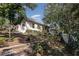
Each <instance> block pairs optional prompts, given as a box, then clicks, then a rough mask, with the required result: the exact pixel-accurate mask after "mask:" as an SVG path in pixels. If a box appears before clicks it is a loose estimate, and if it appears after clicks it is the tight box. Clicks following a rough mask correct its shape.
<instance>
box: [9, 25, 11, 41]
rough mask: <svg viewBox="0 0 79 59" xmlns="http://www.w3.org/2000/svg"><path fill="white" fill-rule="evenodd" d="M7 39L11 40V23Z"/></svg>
mask: <svg viewBox="0 0 79 59" xmlns="http://www.w3.org/2000/svg"><path fill="white" fill-rule="evenodd" d="M9 40H11V25H10V26H9Z"/></svg>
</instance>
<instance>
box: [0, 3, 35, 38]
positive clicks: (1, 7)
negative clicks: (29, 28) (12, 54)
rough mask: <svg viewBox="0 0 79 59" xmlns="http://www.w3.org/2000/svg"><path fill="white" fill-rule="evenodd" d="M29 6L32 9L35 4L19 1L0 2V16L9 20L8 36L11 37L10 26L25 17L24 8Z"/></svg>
mask: <svg viewBox="0 0 79 59" xmlns="http://www.w3.org/2000/svg"><path fill="white" fill-rule="evenodd" d="M24 7H25V8H26V7H29V8H31V9H34V7H36V4H21V3H13V4H10V3H7V4H6V3H1V4H0V17H2V18H6V19H8V20H9V38H11V27H12V25H17V24H18V23H21V22H22V21H23V20H25V19H26V14H25V8H24Z"/></svg>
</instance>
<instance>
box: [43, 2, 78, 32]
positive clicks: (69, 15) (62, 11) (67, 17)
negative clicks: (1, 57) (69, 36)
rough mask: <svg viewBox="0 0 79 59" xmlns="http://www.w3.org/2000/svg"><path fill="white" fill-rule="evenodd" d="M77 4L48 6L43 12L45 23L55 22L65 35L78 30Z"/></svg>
mask: <svg viewBox="0 0 79 59" xmlns="http://www.w3.org/2000/svg"><path fill="white" fill-rule="evenodd" d="M78 7H79V4H62V3H61V4H60V3H59V4H48V5H47V8H46V10H45V18H44V22H45V23H48V24H50V23H53V22H56V23H58V24H59V25H60V27H61V29H63V30H64V32H66V33H70V32H73V31H74V30H78V23H79V22H78V16H79V11H78V10H79V8H78Z"/></svg>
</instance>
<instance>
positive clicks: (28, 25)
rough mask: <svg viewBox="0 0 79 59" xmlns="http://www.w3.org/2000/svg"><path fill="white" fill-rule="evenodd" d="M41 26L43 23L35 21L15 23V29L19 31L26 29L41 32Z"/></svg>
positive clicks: (23, 31) (25, 30)
mask: <svg viewBox="0 0 79 59" xmlns="http://www.w3.org/2000/svg"><path fill="white" fill-rule="evenodd" d="M43 26H44V25H43V24H40V23H37V22H35V21H32V20H26V21H25V23H21V24H18V25H17V31H18V32H21V33H25V32H27V30H32V31H39V32H42V30H43Z"/></svg>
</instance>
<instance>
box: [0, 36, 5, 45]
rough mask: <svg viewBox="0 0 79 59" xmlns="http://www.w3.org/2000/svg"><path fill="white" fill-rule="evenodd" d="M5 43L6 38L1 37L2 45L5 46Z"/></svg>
mask: <svg viewBox="0 0 79 59" xmlns="http://www.w3.org/2000/svg"><path fill="white" fill-rule="evenodd" d="M4 43H5V38H4V37H0V45H4Z"/></svg>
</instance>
